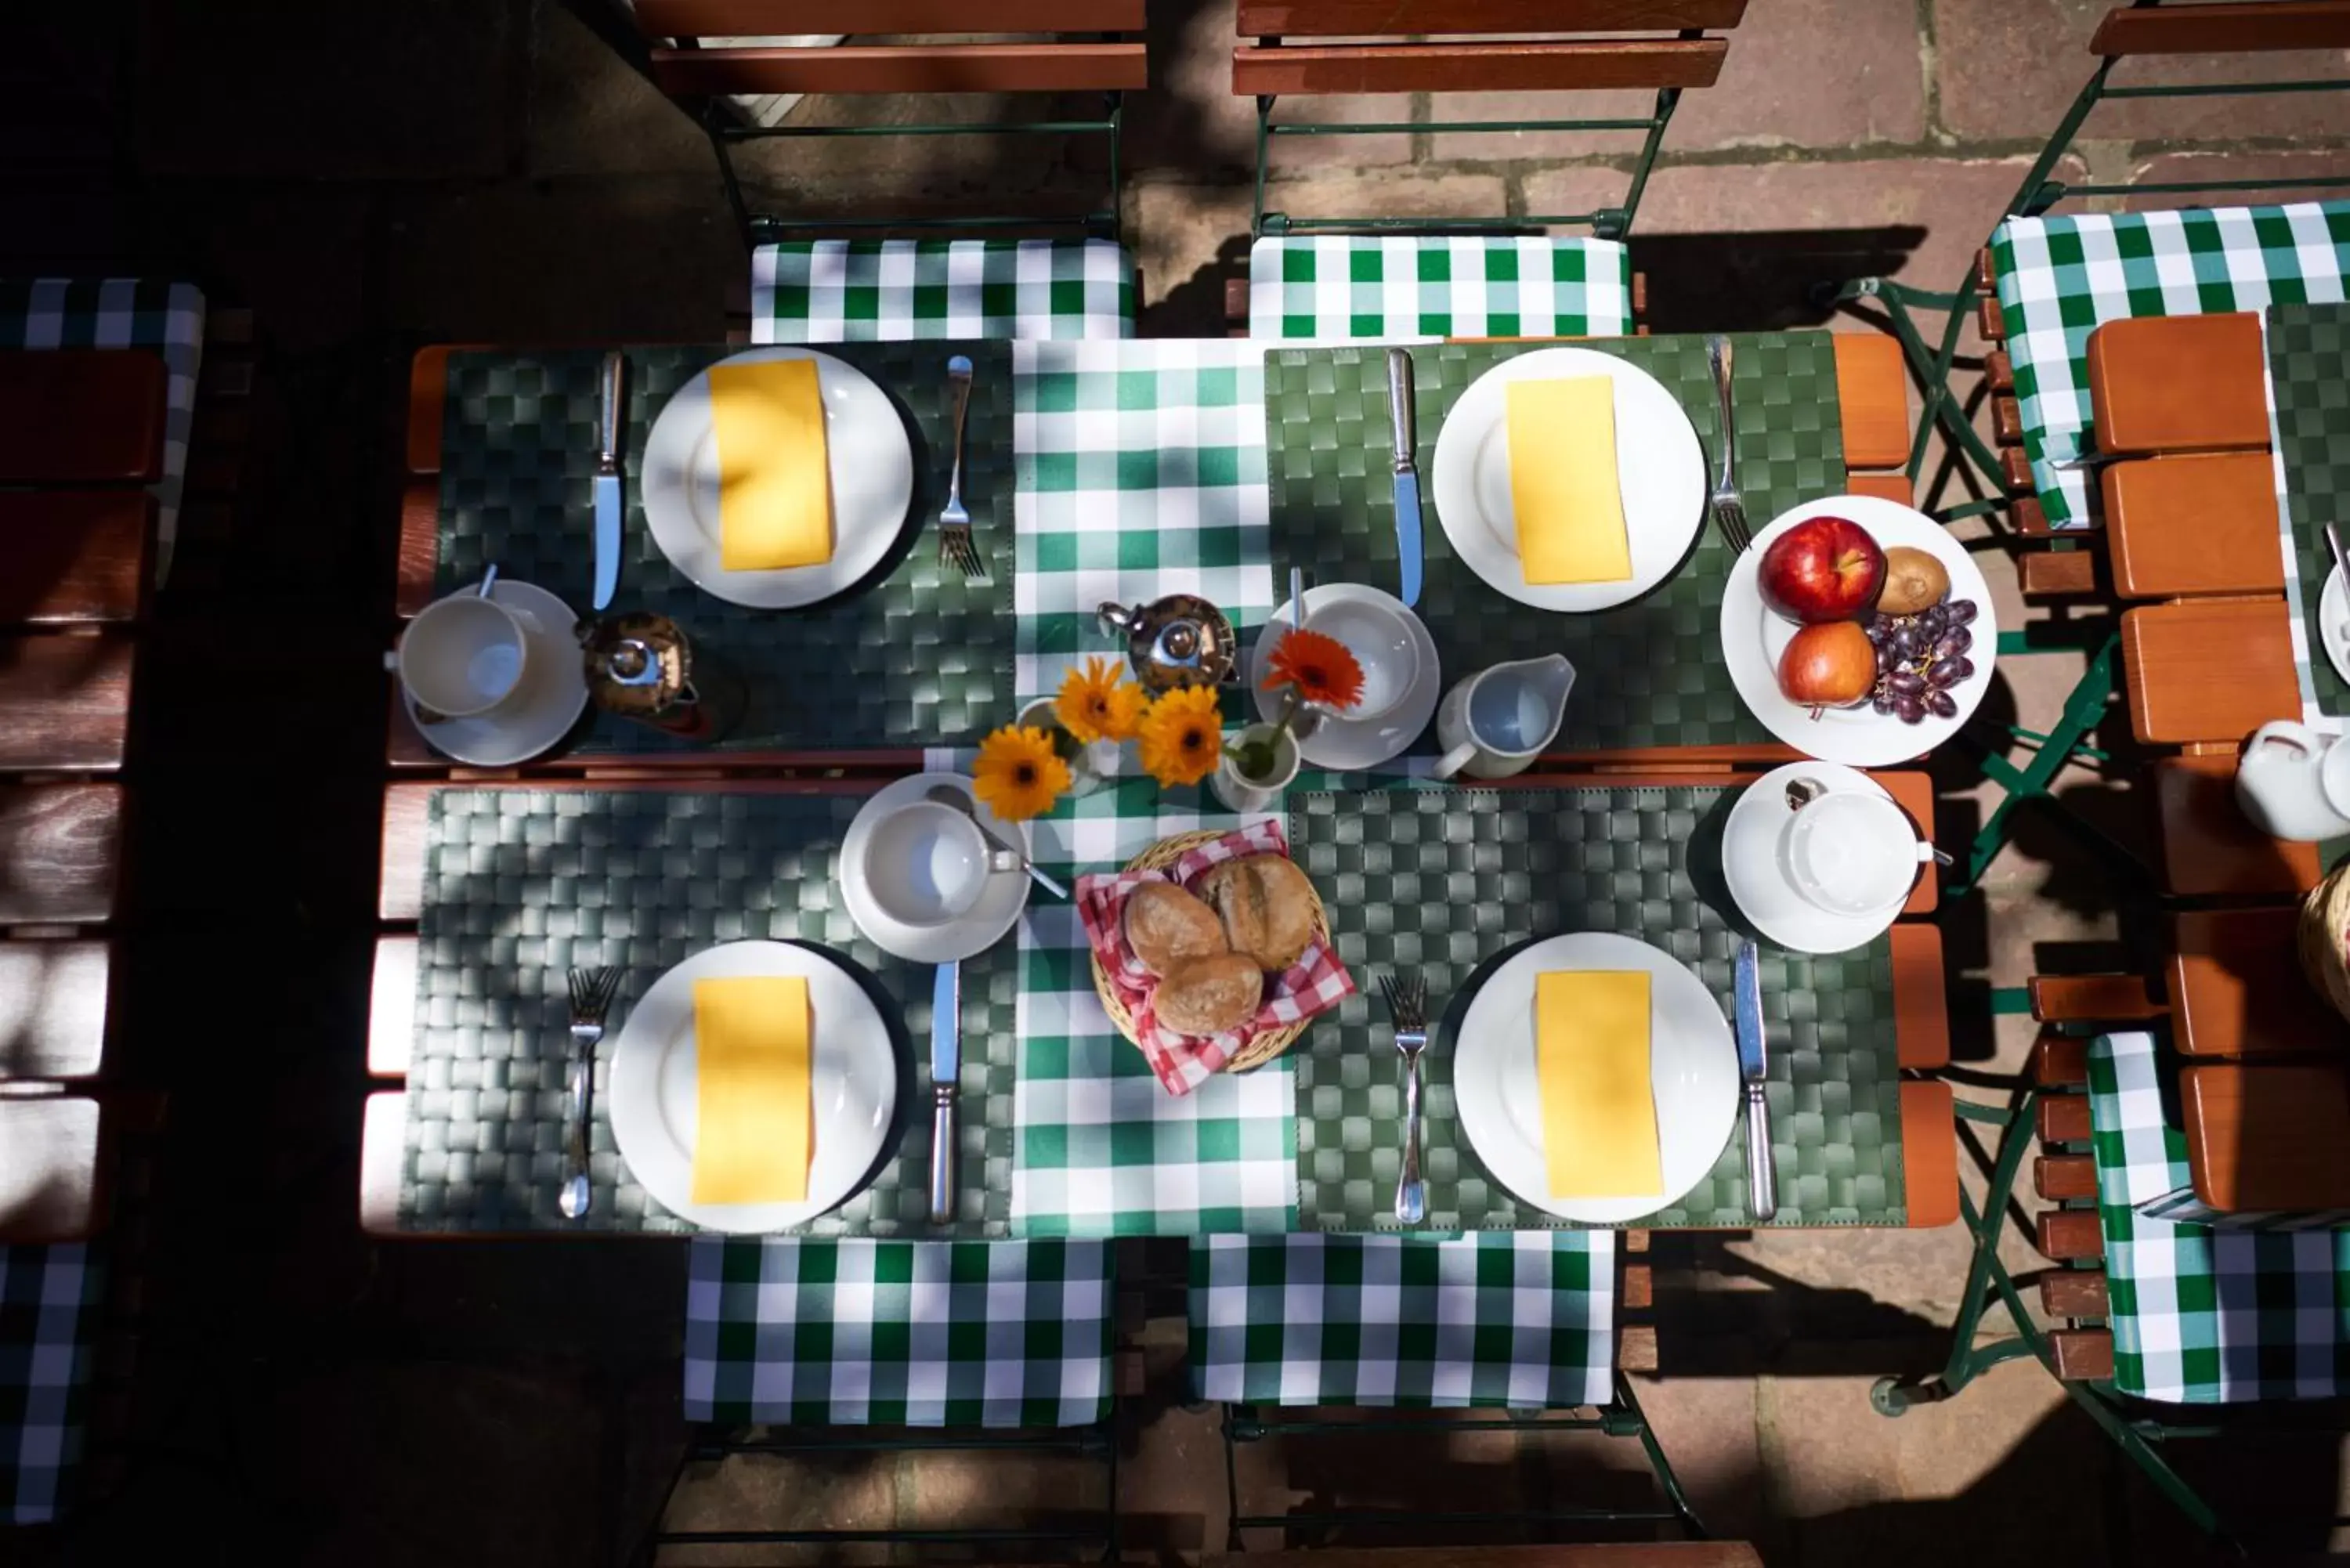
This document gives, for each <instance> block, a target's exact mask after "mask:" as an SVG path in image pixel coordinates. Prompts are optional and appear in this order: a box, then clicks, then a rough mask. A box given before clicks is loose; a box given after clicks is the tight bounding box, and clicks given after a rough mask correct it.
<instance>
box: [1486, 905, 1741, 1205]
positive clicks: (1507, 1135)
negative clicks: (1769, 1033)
mask: <svg viewBox="0 0 2350 1568" xmlns="http://www.w3.org/2000/svg"><path fill="white" fill-rule="evenodd" d="M1555 970H1647V971H1648V973H1649V974H1650V975H1651V976H1652V977H1653V978H1652V979H1651V980H1650V981H1649V982H1648V983H1649V991H1648V1017H1649V1030H1648V1043H1649V1045H1648V1079H1649V1085H1650V1087H1651V1089H1652V1090H1653V1091H1654V1093H1655V1095H1656V1097H1657V1138H1658V1144H1659V1156H1660V1158H1661V1164H1662V1169H1663V1175H1664V1191H1663V1193H1662V1194H1661V1195H1660V1196H1658V1197H1654V1198H1580V1199H1578V1198H1553V1197H1552V1196H1550V1167H1549V1163H1548V1161H1547V1159H1546V1158H1545V1157H1544V1153H1543V1127H1542V1084H1541V1081H1540V1079H1539V1078H1538V1076H1537V1075H1536V1073H1535V1064H1534V980H1535V977H1536V976H1538V975H1540V974H1542V973H1544V971H1555ZM1452 1039H1453V1047H1452V1096H1453V1103H1454V1105H1455V1106H1456V1107H1457V1108H1458V1111H1459V1114H1460V1117H1461V1134H1462V1136H1463V1137H1467V1138H1468V1140H1469V1144H1470V1147H1472V1148H1474V1149H1475V1150H1476V1151H1477V1158H1480V1159H1482V1160H1483V1161H1484V1162H1485V1168H1486V1169H1487V1170H1489V1171H1491V1172H1492V1175H1493V1179H1494V1180H1496V1181H1499V1182H1500V1183H1501V1184H1502V1185H1503V1186H1504V1187H1506V1188H1508V1189H1510V1190H1511V1191H1512V1192H1514V1193H1516V1194H1517V1195H1518V1197H1519V1199H1522V1200H1523V1201H1524V1202H1526V1203H1529V1204H1531V1205H1533V1206H1534V1208H1536V1209H1539V1210H1542V1211H1543V1212H1544V1213H1545V1214H1555V1215H1556V1216H1557V1217H1558V1218H1560V1219H1562V1220H1575V1221H1576V1222H1577V1223H1580V1224H1586V1225H1613V1224H1619V1223H1621V1222H1623V1221H1625V1220H1638V1218H1640V1216H1642V1215H1644V1214H1653V1213H1655V1212H1656V1211H1657V1210H1659V1209H1666V1208H1669V1207H1671V1206H1672V1205H1673V1204H1674V1203H1676V1202H1678V1201H1679V1200H1680V1199H1681V1198H1682V1197H1683V1196H1684V1195H1686V1194H1687V1193H1688V1191H1689V1189H1690V1188H1692V1187H1695V1186H1696V1185H1697V1184H1698V1183H1699V1182H1700V1180H1702V1179H1704V1177H1705V1174H1706V1172H1708V1171H1710V1170H1711V1169H1712V1168H1713V1162H1714V1161H1715V1160H1717V1159H1719V1158H1721V1151H1722V1148H1723V1147H1724V1146H1725V1145H1727V1144H1728V1143H1729V1142H1730V1135H1731V1128H1732V1127H1733V1125H1734V1124H1735V1123H1736V1121H1737V1118H1738V1104H1739V1077H1738V1048H1737V1045H1736V1044H1735V1043H1734V1042H1733V1041H1732V1040H1731V1035H1730V1025H1729V1023H1727V1022H1725V1021H1724V1019H1723V1017H1722V1012H1721V1002H1717V1001H1716V1000H1715V999H1714V995H1713V992H1711V991H1708V990H1707V989H1706V986H1705V982H1704V981H1701V980H1700V979H1698V977H1697V976H1696V974H1695V973H1694V972H1692V971H1690V969H1689V968H1687V967H1686V966H1685V965H1683V964H1682V963H1681V962H1680V961H1679V960H1678V959H1675V958H1674V957H1673V956H1672V955H1671V954H1669V953H1668V952H1665V951H1663V950H1660V949H1658V948H1653V947H1650V946H1649V945H1648V943H1647V942H1644V941H1639V940H1635V939H1633V938H1631V937H1623V936H1617V935H1614V934H1612V933H1609V932H1604V931H1575V932H1570V933H1568V934H1566V935H1565V936H1556V937H1550V938H1547V939H1545V940H1542V941H1537V942H1532V943H1529V944H1528V945H1527V946H1525V947H1523V948H1521V949H1519V950H1518V951H1517V952H1515V953H1514V954H1513V955H1511V957H1510V958H1509V959H1508V961H1505V962H1504V963H1503V964H1502V966H1501V967H1500V968H1499V969H1497V970H1495V971H1493V973H1492V976H1491V977H1490V978H1488V979H1487V980H1486V981H1485V983H1484V984H1483V985H1482V986H1481V987H1480V988H1479V989H1478V992H1477V994H1476V996H1475V997H1474V998H1473V999H1471V1002H1470V1003H1469V1010H1468V1011H1467V1012H1465V1013H1463V1014H1462V1015H1461V1026H1460V1028H1458V1029H1457V1030H1455V1031H1454V1032H1453V1035H1452Z"/></svg>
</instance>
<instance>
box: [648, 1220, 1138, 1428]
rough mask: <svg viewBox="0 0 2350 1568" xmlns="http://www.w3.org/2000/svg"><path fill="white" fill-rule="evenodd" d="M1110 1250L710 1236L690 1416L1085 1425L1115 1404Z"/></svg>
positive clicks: (688, 1345)
mask: <svg viewBox="0 0 2350 1568" xmlns="http://www.w3.org/2000/svg"><path fill="white" fill-rule="evenodd" d="M1110 1278H1111V1253H1110V1250H1109V1246H1108V1244H1107V1243H1106V1242H1101V1241H795V1240H791V1239H788V1238H762V1239H727V1238H719V1237H708V1236H705V1237H697V1238H696V1239H695V1240H694V1241H693V1243H692V1255H691V1265H690V1269H689V1273H688V1278H687V1283H686V1314H685V1413H686V1417H687V1418H688V1419H690V1420H695V1421H710V1422H715V1423H718V1424H721V1425H726V1426H745V1425H764V1426H795V1427H805V1426H827V1427H863V1426H887V1427H1078V1426H1086V1425H1088V1424H1090V1423H1092V1422H1096V1421H1098V1420H1101V1419H1102V1418H1103V1417H1106V1416H1107V1415H1108V1413H1109V1406H1110V1390H1111V1382H1110V1314H1111V1311H1112V1304H1111V1300H1110Z"/></svg>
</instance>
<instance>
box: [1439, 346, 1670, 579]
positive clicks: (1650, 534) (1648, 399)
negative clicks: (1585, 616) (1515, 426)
mask: <svg viewBox="0 0 2350 1568" xmlns="http://www.w3.org/2000/svg"><path fill="white" fill-rule="evenodd" d="M1566 376H1606V377H1608V378H1609V379H1612V380H1614V381H1615V383H1616V475H1617V484H1618V485H1619V487H1620V488H1621V489H1622V492H1623V496H1624V527H1625V531H1626V533H1627V535H1628V537H1629V542H1630V544H1631V547H1632V575H1631V576H1629V577H1627V578H1626V579H1624V580H1623V581H1622V582H1619V583H1558V584H1548V585H1542V586H1537V585H1535V584H1533V583H1529V582H1527V581H1526V573H1525V566H1524V563H1523V561H1521V560H1520V559H1519V556H1518V529H1517V518H1516V514H1514V513H1513V511H1512V509H1511V504H1510V439H1509V406H1508V405H1509V394H1508V392H1506V391H1505V390H1504V388H1505V387H1507V386H1508V384H1509V383H1510V382H1512V381H1527V380H1546V379H1555V378H1560V377H1566ZM1430 471H1431V472H1430V483H1431V484H1432V486H1433V488H1434V490H1435V498H1436V514H1437V518H1438V521H1440V523H1441V524H1443V526H1444V537H1445V539H1446V540H1447V541H1448V542H1449V543H1450V544H1451V546H1452V553H1453V554H1454V555H1456V556H1460V557H1461V561H1462V563H1463V564H1464V565H1466V566H1468V568H1469V569H1470V570H1471V571H1472V572H1474V573H1476V574H1477V575H1478V576H1480V577H1482V578H1483V579H1484V580H1485V582H1486V583H1487V585H1488V586H1490V587H1492V588H1493V589H1494V590H1495V591H1496V592H1498V593H1502V594H1506V595H1508V596H1509V597H1511V598H1513V599H1516V600H1517V601H1518V602H1519V603H1521V604H1528V605H1532V606H1534V607H1535V608H1536V609H1546V610H1565V611H1589V610H1603V609H1608V608H1611V607H1614V606H1617V605H1620V604H1624V603H1626V602H1627V601H1628V600H1631V599H1636V598H1638V597H1640V596H1641V595H1642V594H1645V593H1647V592H1648V590H1649V589H1651V588H1653V587H1656V586H1657V585H1658V584H1659V583H1661V582H1663V581H1664V580H1665V579H1666V578H1667V577H1668V576H1671V575H1672V571H1673V568H1674V567H1676V566H1679V565H1680V562H1681V558H1682V557H1683V556H1687V555H1688V554H1689V549H1690V543H1691V542H1692V541H1693V540H1695V539H1696V537H1697V533H1698V530H1699V529H1700V528H1701V527H1703V526H1704V525H1705V495H1706V490H1705V452H1704V449H1703V448H1702V447H1700V445H1699V444H1698V439H1697V427H1696V426H1695V425H1692V424H1691V423H1690V417H1689V415H1688V414H1687V413H1685V412H1684V411H1682V409H1681V406H1680V403H1679V400H1676V399H1675V398H1674V397H1673V395H1672V393H1670V392H1669V391H1667V390H1666V389H1665V387H1664V383H1662V382H1661V381H1659V380H1658V379H1656V378H1655V377H1654V376H1651V375H1649V374H1648V372H1647V371H1646V370H1643V369H1640V368H1639V367H1638V366H1637V365H1633V364H1630V363H1627V361H1625V360H1622V359H1619V358H1616V356H1614V355H1613V354H1602V353H1600V352H1599V351H1598V350H1596V349H1594V348H1537V349H1535V350H1534V351H1533V352H1532V353H1528V354H1521V355H1519V356H1518V357H1517V358H1514V359H1509V360H1505V361H1503V363H1501V364H1499V365H1496V366H1494V367H1493V368H1492V369H1490V370H1488V371H1486V372H1485V373H1484V374H1483V375H1482V376H1480V377H1478V378H1477V379H1475V380H1473V381H1471V382H1470V383H1469V385H1468V386H1467V388H1465V389H1463V390H1462V391H1461V396H1460V398H1459V400H1456V401H1455V402H1454V403H1453V405H1452V411H1451V413H1450V414H1448V415H1446V416H1445V421H1444V424H1443V427H1442V428H1441V429H1440V430H1439V431H1437V432H1436V458H1435V461H1434V462H1432V463H1431V464H1430Z"/></svg>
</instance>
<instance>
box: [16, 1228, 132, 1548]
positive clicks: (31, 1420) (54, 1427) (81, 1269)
mask: <svg viewBox="0 0 2350 1568" xmlns="http://www.w3.org/2000/svg"><path fill="white" fill-rule="evenodd" d="M105 1299H106V1270H105V1268H104V1266H103V1264H102V1263H101V1262H99V1255H98V1253H97V1252H96V1251H93V1249H91V1248H90V1247H88V1246H87V1245H83V1244H76V1245H71V1246H60V1247H0V1523H5V1524H41V1523H45V1522H47V1521H50V1520H53V1519H55V1518H57V1515H58V1513H59V1512H60V1511H62V1509H63V1507H64V1505H65V1503H66V1501H68V1498H67V1492H68V1483H69V1482H70V1480H72V1476H73V1469H74V1466H75V1465H76V1464H77V1463H78V1462H79V1460H80V1459H81V1448H82V1434H83V1422H84V1420H85V1418H86V1417H85V1415H84V1411H83V1403H84V1400H85V1397H86V1396H87V1393H88V1385H89V1376H90V1367H91V1363H92V1360H93V1357H94V1355H95V1349H96V1345H95V1342H96V1339H97V1335H98V1319H99V1310H100V1303H103V1302H104V1301H105Z"/></svg>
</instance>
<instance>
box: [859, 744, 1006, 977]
mask: <svg viewBox="0 0 2350 1568" xmlns="http://www.w3.org/2000/svg"><path fill="white" fill-rule="evenodd" d="M940 784H950V785H952V786H953V787H954V788H955V789H957V790H960V791H962V794H964V795H966V796H970V797H971V801H972V805H973V806H975V807H977V808H978V811H979V822H980V826H983V827H984V828H986V829H987V830H988V831H990V832H991V833H993V834H994V835H995V836H997V837H998V838H1001V839H1003V842H1004V843H1006V844H1009V845H1011V846H1014V847H1015V848H1019V849H1025V848H1026V847H1027V845H1028V838H1027V835H1026V834H1024V833H1023V832H1022V831H1021V829H1020V825H1019V824H1017V823H1012V822H1005V821H1003V819H1002V818H1001V817H999V816H997V815H995V813H994V812H993V811H991V810H990V809H988V806H987V803H986V802H984V801H983V800H980V799H979V798H977V797H976V796H972V790H971V781H970V780H969V779H967V778H965V777H963V776H962V774H915V775H914V776H913V777H912V778H910V779H899V780H898V781H897V782H896V783H895V784H887V785H884V786H883V787H882V788H881V789H879V790H877V791H876V792H875V793H874V795H873V798H872V799H870V800H868V801H867V802H866V803H865V805H864V806H863V807H862V808H860V809H859V810H858V813H857V816H856V818H855V820H853V821H851V822H850V823H849V825H848V833H847V836H845V837H843V838H842V839H841V841H840V867H839V871H838V877H839V880H840V892H841V898H842V900H843V901H844V902H845V903H847V906H848V918H849V919H852V920H855V921H856V922H857V929H858V930H860V931H862V932H864V933H865V936H866V939H867V940H869V941H870V942H872V944H873V945H874V946H875V947H878V948H879V949H880V950H882V951H884V952H887V953H892V954H895V955H896V956H897V957H899V958H901V959H905V960H907V961H910V962H913V963H956V962H959V961H962V960H963V959H967V958H971V957H973V956H975V955H976V954H979V953H983V952H985V951H986V950H988V949H989V948H992V947H993V946H994V945H995V944H996V943H997V942H999V941H1001V940H1003V933H1004V932H1006V931H1008V930H1010V929H1012V928H1013V927H1014V925H1016V924H1018V923H1019V920H1020V911H1021V910H1023V909H1026V908H1027V907H1028V873H1026V872H1025V871H1017V870H1014V871H996V872H991V873H990V874H989V876H988V878H987V886H986V888H984V889H983V890H982V891H981V893H980V895H979V902H978V903H977V904H975V905H973V906H972V909H971V912H970V913H968V914H966V915H964V916H963V917H962V919H955V920H950V921H948V922H947V923H946V924H945V925H942V926H910V925H907V924H906V923H905V922H903V921H902V920H893V919H890V918H889V916H888V915H886V914H884V913H883V912H882V910H881V907H880V905H879V904H877V903H876V902H874V899H873V896H872V894H871V892H870V891H869V890H868V887H867V884H866V880H865V857H866V851H867V848H868V846H869V845H870V844H871V843H872V840H873V825H874V824H875V823H877V822H879V821H880V820H881V818H883V817H885V816H887V815H889V814H890V813H891V812H893V811H895V810H897V809H898V808H899V806H901V805H913V804H914V803H915V802H917V801H919V800H921V799H922V798H923V797H924V796H926V795H928V794H930V792H931V790H932V789H934V788H936V787H937V786H938V785H940Z"/></svg>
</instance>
